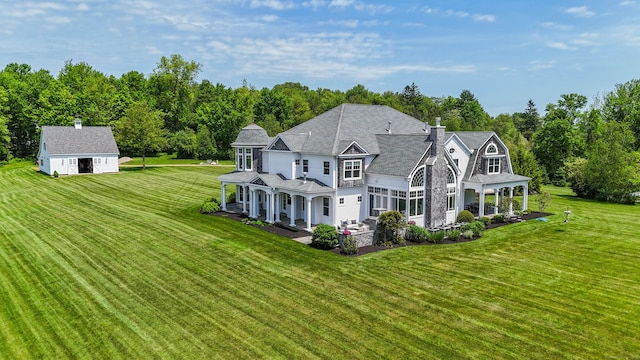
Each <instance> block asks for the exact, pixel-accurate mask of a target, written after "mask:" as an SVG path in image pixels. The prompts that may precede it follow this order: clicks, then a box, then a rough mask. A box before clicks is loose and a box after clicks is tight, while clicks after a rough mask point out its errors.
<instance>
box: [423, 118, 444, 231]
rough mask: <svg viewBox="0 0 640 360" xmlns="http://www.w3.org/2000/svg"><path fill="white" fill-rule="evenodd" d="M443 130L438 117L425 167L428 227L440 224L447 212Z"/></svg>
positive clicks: (433, 128) (425, 213) (431, 133)
mask: <svg viewBox="0 0 640 360" xmlns="http://www.w3.org/2000/svg"><path fill="white" fill-rule="evenodd" d="M444 130H445V127H444V126H441V125H440V118H439V117H438V118H436V126H434V127H432V128H431V132H430V133H429V141H431V156H430V159H429V160H428V163H427V166H426V167H425V189H424V190H425V191H424V195H425V204H424V206H425V212H424V225H425V227H428V228H435V227H438V226H442V225H444V224H445V222H446V214H447V171H448V170H447V160H446V158H445V154H444V140H445V139H444Z"/></svg>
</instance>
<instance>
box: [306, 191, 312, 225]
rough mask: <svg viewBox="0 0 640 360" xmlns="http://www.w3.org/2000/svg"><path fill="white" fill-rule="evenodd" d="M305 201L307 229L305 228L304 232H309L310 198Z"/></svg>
mask: <svg viewBox="0 0 640 360" xmlns="http://www.w3.org/2000/svg"><path fill="white" fill-rule="evenodd" d="M305 199H306V200H307V208H306V209H305V210H306V221H307V227H306V228H305V230H307V231H309V232H311V198H310V197H308V198H305Z"/></svg>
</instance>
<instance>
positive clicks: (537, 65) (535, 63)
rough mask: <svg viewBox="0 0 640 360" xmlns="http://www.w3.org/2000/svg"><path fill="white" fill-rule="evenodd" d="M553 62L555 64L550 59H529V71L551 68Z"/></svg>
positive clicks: (553, 64)
mask: <svg viewBox="0 0 640 360" xmlns="http://www.w3.org/2000/svg"><path fill="white" fill-rule="evenodd" d="M555 64H556V61H555V60H550V61H539V60H532V61H529V71H539V70H546V69H551V68H553V67H554V66H555Z"/></svg>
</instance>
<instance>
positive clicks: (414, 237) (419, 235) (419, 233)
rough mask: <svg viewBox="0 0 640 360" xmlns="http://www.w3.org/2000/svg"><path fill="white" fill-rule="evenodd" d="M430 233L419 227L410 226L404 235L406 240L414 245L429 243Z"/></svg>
mask: <svg viewBox="0 0 640 360" xmlns="http://www.w3.org/2000/svg"><path fill="white" fill-rule="evenodd" d="M428 236H429V235H428V231H427V229H425V228H421V227H420V226H417V225H409V226H408V227H407V230H406V231H405V233H404V239H405V240H407V241H411V242H414V243H422V242H425V241H427V238H428Z"/></svg>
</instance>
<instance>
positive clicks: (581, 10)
mask: <svg viewBox="0 0 640 360" xmlns="http://www.w3.org/2000/svg"><path fill="white" fill-rule="evenodd" d="M565 12H566V13H567V14H571V15H574V16H577V17H583V18H590V17H592V16H594V15H595V14H596V13H595V12H593V11H591V10H589V8H588V7H586V6H574V7H570V8H568V9H567V10H565Z"/></svg>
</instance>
